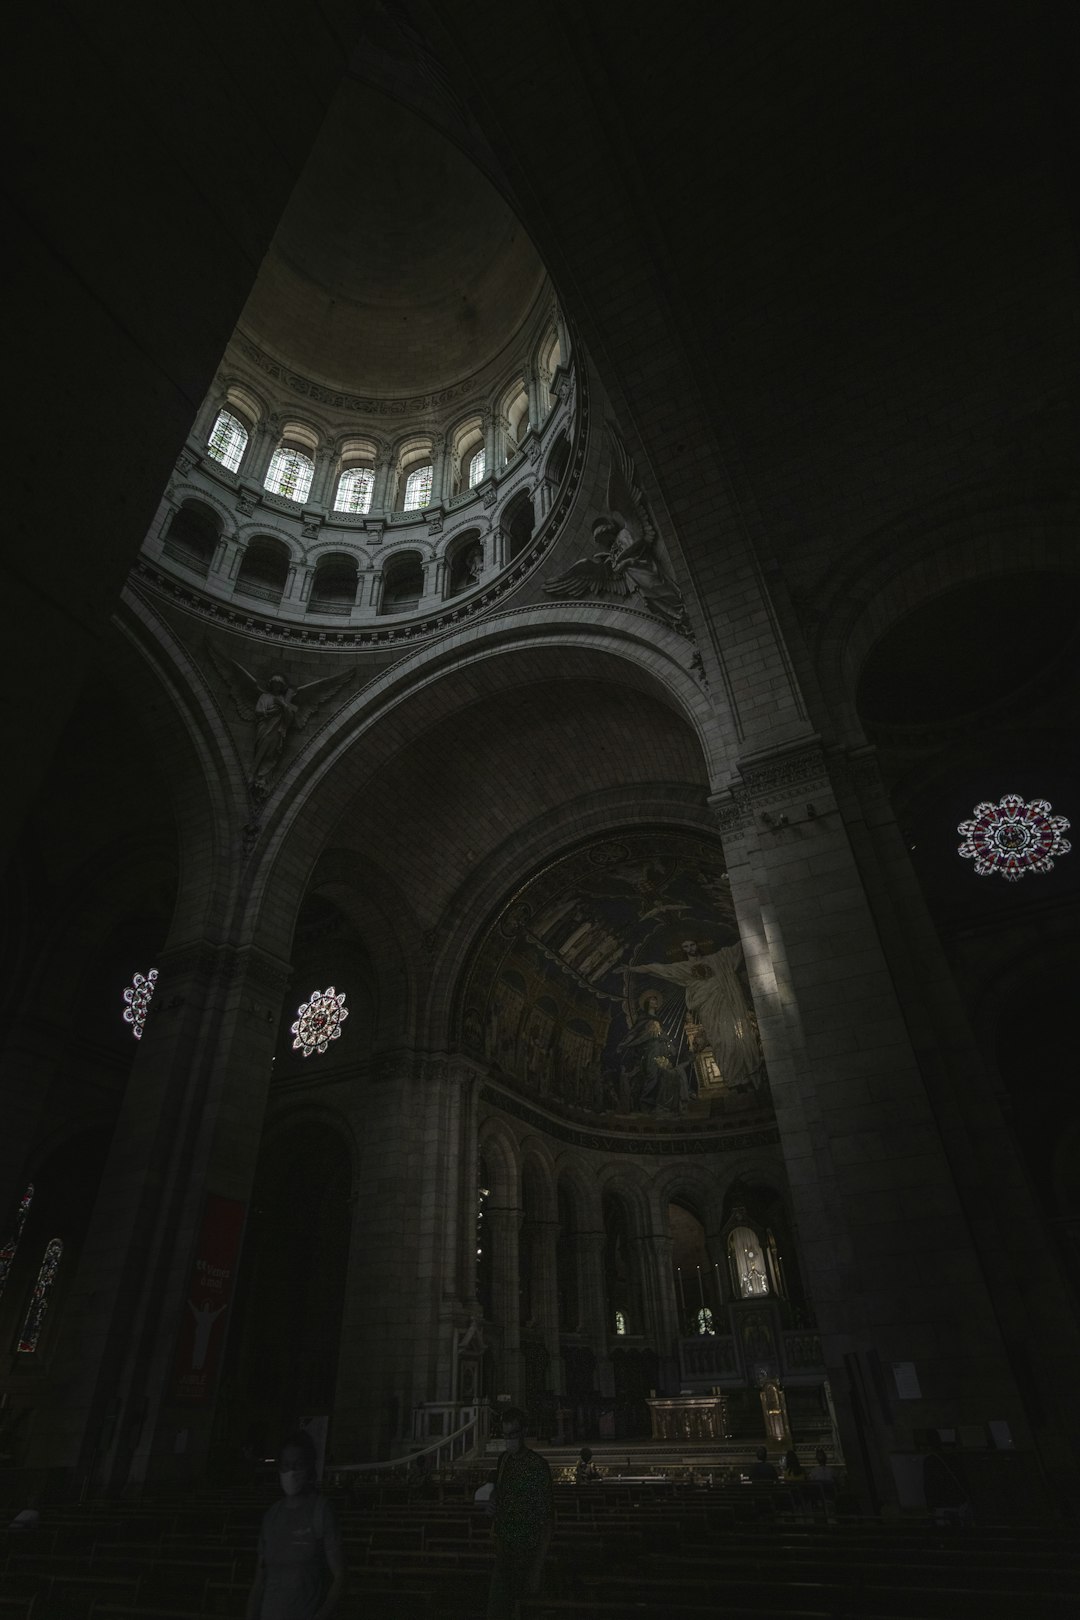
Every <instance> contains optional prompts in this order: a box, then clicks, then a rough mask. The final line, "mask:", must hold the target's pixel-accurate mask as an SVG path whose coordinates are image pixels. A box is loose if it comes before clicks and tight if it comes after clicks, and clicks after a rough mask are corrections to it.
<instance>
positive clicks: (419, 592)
mask: <svg viewBox="0 0 1080 1620" xmlns="http://www.w3.org/2000/svg"><path fill="white" fill-rule="evenodd" d="M423 594H424V565H423V563H422V562H421V560H420V558H419V557H418V556H417V554H416V552H414V551H407V552H406V553H405V554H404V555H403V556H397V557H391V558H389V559H388V561H387V564H386V567H385V569H384V570H383V591H382V601H381V602H380V604H379V612H380V613H411V612H412V610H413V608H415V607H419V605H420V598H421V596H423Z"/></svg>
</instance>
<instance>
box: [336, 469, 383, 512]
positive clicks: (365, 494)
mask: <svg viewBox="0 0 1080 1620" xmlns="http://www.w3.org/2000/svg"><path fill="white" fill-rule="evenodd" d="M374 489H375V474H374V472H373V470H372V469H371V468H370V467H350V468H349V470H348V472H343V473H342V475H341V477H340V478H339V479H338V487H337V494H336V495H335V497H334V511H335V512H370V511H371V496H372V493H373V491H374Z"/></svg>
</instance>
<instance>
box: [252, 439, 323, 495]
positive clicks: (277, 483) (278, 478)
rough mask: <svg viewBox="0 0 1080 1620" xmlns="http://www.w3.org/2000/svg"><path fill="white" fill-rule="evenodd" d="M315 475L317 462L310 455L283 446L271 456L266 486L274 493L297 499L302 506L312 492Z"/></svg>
mask: <svg viewBox="0 0 1080 1620" xmlns="http://www.w3.org/2000/svg"><path fill="white" fill-rule="evenodd" d="M314 476H315V463H314V462H313V461H312V459H311V457H310V456H303V455H301V454H300V451H299V450H286V449H284V448H282V449H280V450H275V451H274V454H273V455H272V456H271V458H270V467H269V470H268V472H267V474H266V483H265V485H264V488H266V489H268V490H269V491H270V493H271V494H272V495H284V497H285V499H286V500H287V501H296V502H297V503H298V505H300V506H302V505H303V504H304V502H305V501H306V500H307V498H308V495H309V494H310V492H311V480H312V479H313V478H314Z"/></svg>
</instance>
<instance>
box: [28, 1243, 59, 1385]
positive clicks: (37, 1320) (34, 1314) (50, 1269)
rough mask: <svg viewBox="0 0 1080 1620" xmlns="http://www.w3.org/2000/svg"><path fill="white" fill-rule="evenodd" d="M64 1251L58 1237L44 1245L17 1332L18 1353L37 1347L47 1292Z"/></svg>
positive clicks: (45, 1308)
mask: <svg viewBox="0 0 1080 1620" xmlns="http://www.w3.org/2000/svg"><path fill="white" fill-rule="evenodd" d="M63 1252H64V1245H63V1243H62V1242H61V1241H60V1239H59V1238H50V1240H49V1242H48V1243H47V1244H46V1246H45V1254H44V1257H43V1258H42V1262H41V1268H40V1270H39V1271H38V1275H37V1282H36V1283H35V1284H34V1292H33V1293H32V1294H31V1295H30V1304H29V1306H28V1308H27V1312H26V1319H25V1321H24V1322H23V1325H22V1332H21V1333H20V1334H19V1343H18V1346H17V1349H18V1353H19V1354H20V1355H24V1356H32V1355H33V1354H34V1351H35V1350H36V1349H37V1344H38V1335H39V1334H40V1333H41V1324H42V1322H44V1320H45V1312H46V1311H47V1310H48V1308H49V1294H50V1292H51V1291H52V1285H53V1283H54V1282H55V1281H56V1273H57V1270H58V1269H59V1266H60V1257H61V1255H62V1254H63Z"/></svg>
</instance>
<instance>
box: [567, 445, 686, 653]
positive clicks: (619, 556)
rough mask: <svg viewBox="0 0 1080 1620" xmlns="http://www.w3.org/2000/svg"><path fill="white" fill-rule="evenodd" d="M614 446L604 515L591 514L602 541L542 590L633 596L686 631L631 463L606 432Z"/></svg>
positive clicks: (678, 595) (680, 602)
mask: <svg viewBox="0 0 1080 1620" xmlns="http://www.w3.org/2000/svg"><path fill="white" fill-rule="evenodd" d="M611 445H612V449H613V451H614V460H613V462H612V467H611V473H610V476H609V478H608V516H606V517H601V518H597V520H596V522H595V523H594V524H593V530H592V532H593V538H594V540H597V541H599V542H600V543H601V544H602V545H604V546H606V548H607V549H606V550H604V551H594V552H593V554H592V556H591V557H583V558H582V560H581V561H580V562H576V563H575V564H574V566H573V567H572V568H568V569H567V570H566V573H565V574H560V575H559V577H558V579H552V580H549V581H548V583H547V584H546V585H545V586H544V590H545V591H546V592H547V594H548V595H549V596H569V597H574V598H581V597H584V596H617V597H629V598H631V600H633V598H635V597H636V598H637V602H636V603H635V605H636V606H641V607H645V608H647V609H648V611H649V612H650V613H654V614H655V615H656V617H657V618H658V619H662V620H663V621H664V623H665V624H666V625H669V626H670V627H671V629H672V630H678V631H679V632H680V634H682V635H684V636H689V635H691V634H692V631H691V628H690V621H689V619H688V618H687V615H686V604H685V603H684V602H683V599H682V592H681V591H680V590H679V587H678V586H677V585H675V584H673V583H672V582H671V581H670V580H669V579H665V577H664V574H663V572H662V570H661V567H660V564H659V562H658V560H657V557H656V541H657V535H656V530H655V529H654V528H653V525H652V521H651V519H650V517H649V513H648V508H647V507H646V505H645V497H644V495H643V494H642V492H641V490H640V489H639V487H638V485H637V484H636V483H635V481H634V480H635V473H634V463H633V462H632V461H631V459H630V456H629V454H628V453H627V450H626V447H625V445H624V444H623V443H622V441H621V439H619V438H618V437H617V435H616V434H615V433H612V434H611Z"/></svg>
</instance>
